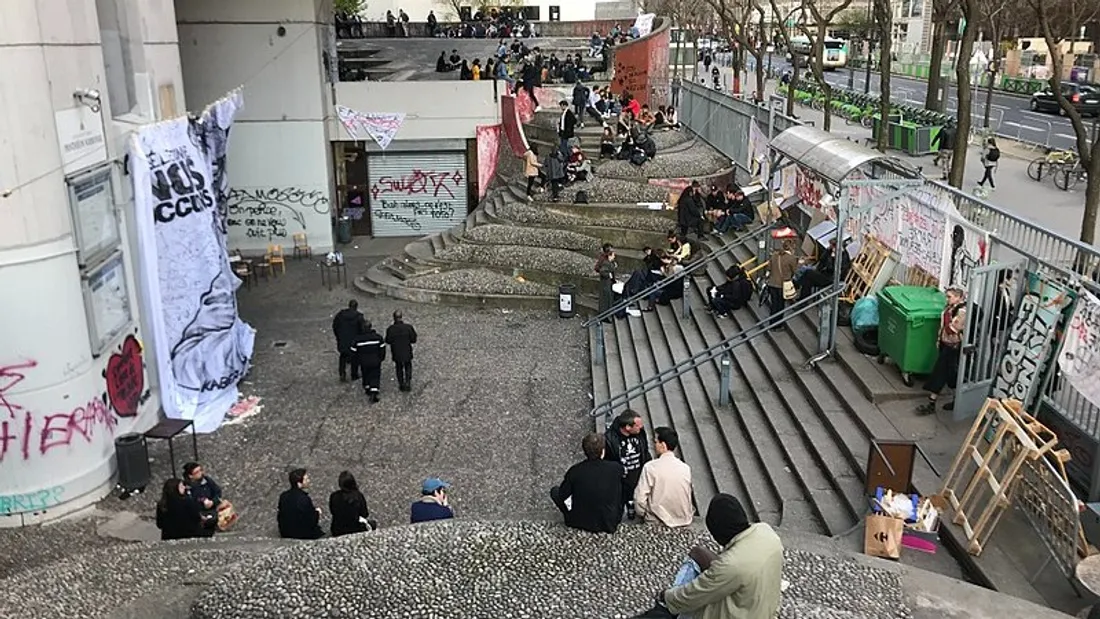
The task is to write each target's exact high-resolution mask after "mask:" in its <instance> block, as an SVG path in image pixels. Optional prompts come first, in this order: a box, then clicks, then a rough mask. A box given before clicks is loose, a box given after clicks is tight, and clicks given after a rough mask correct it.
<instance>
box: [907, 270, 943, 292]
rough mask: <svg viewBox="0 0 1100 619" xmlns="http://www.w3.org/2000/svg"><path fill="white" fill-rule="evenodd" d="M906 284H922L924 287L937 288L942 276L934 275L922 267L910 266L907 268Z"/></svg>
mask: <svg viewBox="0 0 1100 619" xmlns="http://www.w3.org/2000/svg"><path fill="white" fill-rule="evenodd" d="M905 271H906V273H905V284H906V285H907V286H921V287H922V288H937V287H939V285H940V278H939V276H937V275H932V274H931V273H929V272H928V271H925V270H924V269H922V268H920V267H909V268H908V269H906V270H905Z"/></svg>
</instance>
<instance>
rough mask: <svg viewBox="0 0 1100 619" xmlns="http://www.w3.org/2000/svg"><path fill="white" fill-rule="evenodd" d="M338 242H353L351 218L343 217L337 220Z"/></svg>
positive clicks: (344, 243)
mask: <svg viewBox="0 0 1100 619" xmlns="http://www.w3.org/2000/svg"><path fill="white" fill-rule="evenodd" d="M336 242H338V243H341V244H343V245H347V244H348V243H350V242H351V219H350V218H348V217H341V218H340V219H338V220H336Z"/></svg>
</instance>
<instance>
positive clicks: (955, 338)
mask: <svg viewBox="0 0 1100 619" xmlns="http://www.w3.org/2000/svg"><path fill="white" fill-rule="evenodd" d="M964 329H966V293H964V292H963V289H962V288H959V287H958V286H951V287H949V288H948V289H947V307H945V308H943V314H941V315H940V332H939V338H938V341H939V356H937V357H936V364H935V365H934V366H932V374H931V375H929V377H928V381H927V382H925V383H924V390H925V391H927V392H928V402H926V403H924V404H922V405H920V407H919V408H917V412H918V413H920V414H921V415H932V414H935V412H936V400H937V399H938V398H939V395H940V392H941V391H943V388H944V387H951V388H952V389H954V388H955V382H956V380H957V378H958V375H959V352H960V349H961V345H962V337H963V331H964ZM954 408H955V403H954V402H948V403H947V404H944V405H943V410H945V411H949V410H953V409H954Z"/></svg>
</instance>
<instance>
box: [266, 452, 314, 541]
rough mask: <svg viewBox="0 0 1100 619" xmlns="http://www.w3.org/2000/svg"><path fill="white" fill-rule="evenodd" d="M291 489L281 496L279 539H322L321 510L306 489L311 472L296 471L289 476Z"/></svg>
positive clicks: (278, 517)
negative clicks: (315, 505) (314, 503)
mask: <svg viewBox="0 0 1100 619" xmlns="http://www.w3.org/2000/svg"><path fill="white" fill-rule="evenodd" d="M287 477H288V478H289V480H290V488H288V489H286V490H284V491H283V493H282V494H280V495H279V513H278V516H277V519H278V521H279V537H282V538H284V539H320V538H321V537H322V536H323V535H324V532H323V531H321V526H320V524H319V523H320V521H321V509H320V508H318V507H314V506H313V499H312V498H310V496H309V493H308V492H306V488H309V472H308V471H306V470H305V469H294V470H293V471H291V472H290V474H289V475H288V476H287Z"/></svg>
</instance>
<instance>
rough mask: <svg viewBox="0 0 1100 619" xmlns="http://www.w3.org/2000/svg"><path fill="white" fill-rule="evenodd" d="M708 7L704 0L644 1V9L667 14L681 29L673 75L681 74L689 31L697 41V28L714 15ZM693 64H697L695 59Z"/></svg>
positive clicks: (649, 11)
mask: <svg viewBox="0 0 1100 619" xmlns="http://www.w3.org/2000/svg"><path fill="white" fill-rule="evenodd" d="M707 9H708V7H707V4H706V2H705V1H704V0H646V1H645V2H643V3H642V10H644V11H645V12H647V13H656V14H657V15H663V16H667V17H668V18H669V19H670V20H672V25H673V26H675V27H676V28H679V29H680V36H679V37H678V39H677V42H676V47H677V52H676V58H677V62H676V64H675V65H674V66H673V75H679V74H680V61H679V58H680V56H681V54H682V51H683V44H684V41H685V39H687V38H689V37H688V36H687V35H688V33H689V32H690V33H691V36H690V38H691V40H694V41H697V40H698V37H697V36H696V31H697V29H698V28H700V27H701V26H702V24H704V23H705V22H706V21H707V19H708V17H712V16H711V15H710V13H709V11H708V10H707ZM696 51H698V50H696ZM692 64H693V65H694V64H695V63H694V61H693V62H692Z"/></svg>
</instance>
